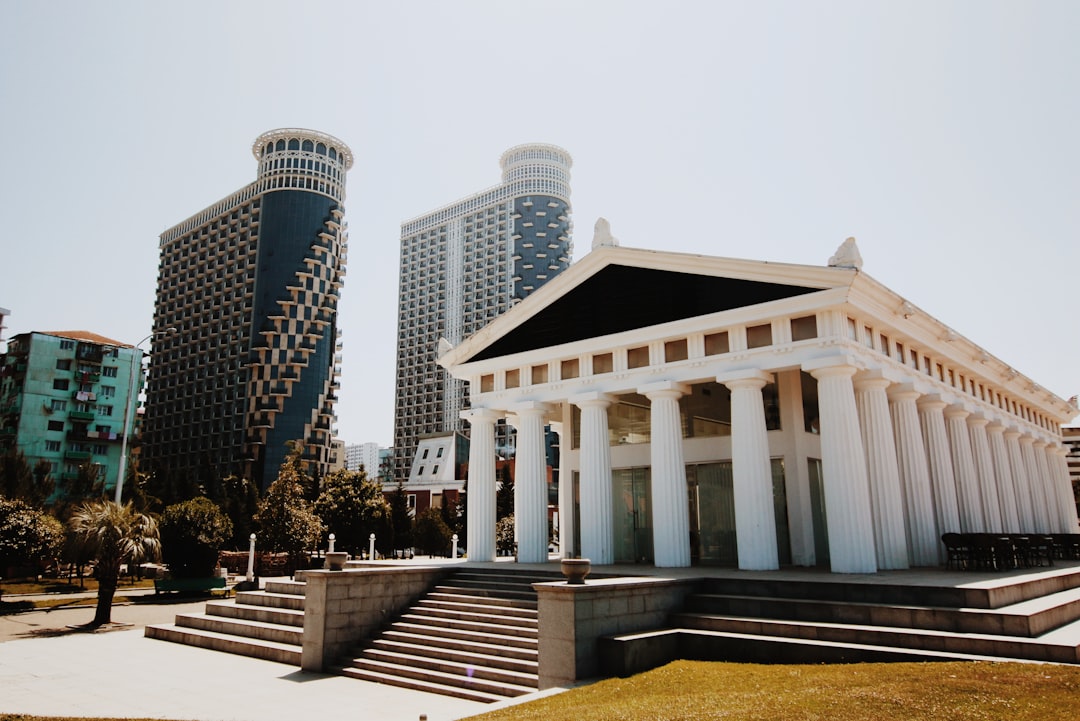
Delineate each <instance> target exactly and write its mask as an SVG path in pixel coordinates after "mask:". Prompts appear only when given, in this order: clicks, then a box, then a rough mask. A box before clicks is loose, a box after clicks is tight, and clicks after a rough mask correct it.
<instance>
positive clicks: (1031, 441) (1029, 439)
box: [1020, 433, 1035, 446]
mask: <svg viewBox="0 0 1080 721" xmlns="http://www.w3.org/2000/svg"><path fill="white" fill-rule="evenodd" d="M1020 442H1021V443H1023V444H1025V445H1031V446H1033V445H1035V438H1034V436H1030V435H1028V434H1027V433H1021V434H1020Z"/></svg>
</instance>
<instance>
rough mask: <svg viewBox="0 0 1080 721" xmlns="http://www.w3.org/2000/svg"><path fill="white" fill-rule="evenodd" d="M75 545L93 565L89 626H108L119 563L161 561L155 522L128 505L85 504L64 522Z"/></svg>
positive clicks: (159, 543)
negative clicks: (93, 608) (92, 606)
mask: <svg viewBox="0 0 1080 721" xmlns="http://www.w3.org/2000/svg"><path fill="white" fill-rule="evenodd" d="M68 527H69V528H70V529H71V532H72V534H73V536H74V540H75V543H76V545H77V546H78V547H80V548H81V549H82V550H84V551H85V552H86V553H87V554H88V555H89V556H90V557H91V558H93V559H94V560H95V561H96V562H97V579H98V597H97V611H96V612H95V614H94V620H93V621H92V622H91V623H90V626H92V627H96V626H101V625H103V624H106V623H111V622H112V602H113V596H114V595H115V594H116V584H117V582H118V581H119V579H120V566H121V564H123V563H141V562H143V561H147V560H152V561H156V560H158V559H159V558H160V557H161V541H160V540H159V538H158V527H157V521H155V520H154V519H153V518H152V517H150V516H148V515H146V514H144V513H139V512H138V511H136V510H135V507H134V506H133V505H132V504H130V503H128V504H127V505H124V506H121V505H120V504H118V503H115V502H114V501H107V500H100V501H89V502H87V503H84V504H82V505H81V506H79V507H78V508H77V509H76V510H75V512H74V513H73V514H72V516H71V518H70V519H69V520H68Z"/></svg>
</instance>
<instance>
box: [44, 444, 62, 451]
mask: <svg viewBox="0 0 1080 721" xmlns="http://www.w3.org/2000/svg"><path fill="white" fill-rule="evenodd" d="M45 450H46V452H48V453H59V452H60V441H45Z"/></svg>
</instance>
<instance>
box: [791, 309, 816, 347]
mask: <svg viewBox="0 0 1080 721" xmlns="http://www.w3.org/2000/svg"><path fill="white" fill-rule="evenodd" d="M811 338H817V316H816V315H807V316H803V317H802V318H792V319H791V340H793V341H794V340H810V339H811Z"/></svg>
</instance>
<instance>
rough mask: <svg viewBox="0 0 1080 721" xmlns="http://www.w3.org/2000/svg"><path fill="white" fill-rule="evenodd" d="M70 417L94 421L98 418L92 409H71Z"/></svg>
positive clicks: (76, 419) (77, 419)
mask: <svg viewBox="0 0 1080 721" xmlns="http://www.w3.org/2000/svg"><path fill="white" fill-rule="evenodd" d="M68 418H70V419H71V420H73V421H87V422H89V421H92V420H94V419H95V418H97V415H96V414H95V413H93V412H92V411H71V412H70V413H68Z"/></svg>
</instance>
